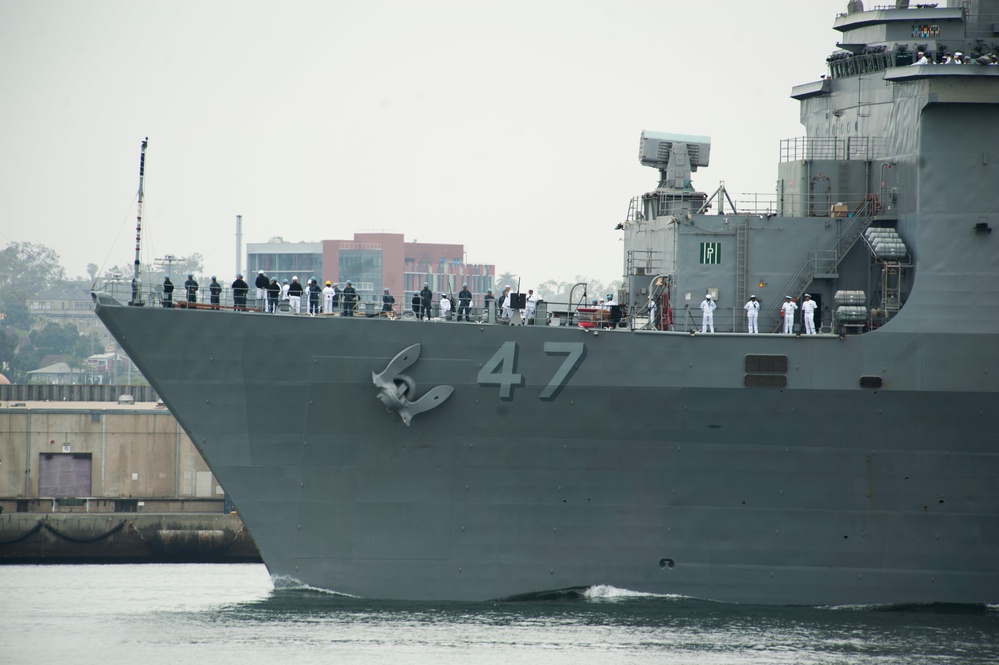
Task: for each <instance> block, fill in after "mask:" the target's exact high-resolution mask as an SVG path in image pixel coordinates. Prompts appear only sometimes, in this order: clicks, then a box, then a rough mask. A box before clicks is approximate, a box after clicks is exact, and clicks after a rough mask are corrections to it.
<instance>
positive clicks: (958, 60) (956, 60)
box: [909, 51, 999, 67]
mask: <svg viewBox="0 0 999 665" xmlns="http://www.w3.org/2000/svg"><path fill="white" fill-rule="evenodd" d="M972 62H974V63H975V64H979V65H999V57H996V54H995V53H990V54H988V55H980V56H978V57H977V58H975V59H974V60H972V59H971V57H970V56H967V55H964V54H963V53H961V52H960V51H957V52H955V53H954V55H951V54H950V53H944V54H943V56H941V58H940V61H939V62H934V61H933V60H931V59H930V57H929V56H927V55H926V53H924V52H923V51H920V52H919V54H918V55H917V56H916V61H915V62H914V63H912V64H911V65H909V66H910V67H915V66H916V65H970V64H971V63H972Z"/></svg>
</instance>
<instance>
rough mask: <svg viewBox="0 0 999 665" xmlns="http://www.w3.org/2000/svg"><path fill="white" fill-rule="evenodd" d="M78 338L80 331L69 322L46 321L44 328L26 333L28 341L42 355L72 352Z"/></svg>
mask: <svg viewBox="0 0 999 665" xmlns="http://www.w3.org/2000/svg"><path fill="white" fill-rule="evenodd" d="M79 340H80V332H79V331H78V330H77V329H76V327H75V326H74V325H73V324H71V323H67V324H65V325H59V324H58V323H47V324H45V327H44V328H41V329H36V330H32V331H31V332H30V333H28V341H30V342H31V345H32V346H33V347H35V348H36V349H38V350H39V351H40V352H41V353H42V355H68V354H72V353H73V350H74V348H75V347H76V344H77V342H78V341H79Z"/></svg>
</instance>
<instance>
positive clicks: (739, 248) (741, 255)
mask: <svg viewBox="0 0 999 665" xmlns="http://www.w3.org/2000/svg"><path fill="white" fill-rule="evenodd" d="M748 299H749V219H748V218H744V219H743V220H742V221H741V222H739V223H738V224H736V226H735V303H736V307H738V306H739V305H740V304H741V303H744V302H746V301H747V300H748ZM737 318H738V319H739V320H741V321H742V323H741V325H742V326H747V325H748V324H747V323H746V320H745V317H737ZM747 330H748V327H747Z"/></svg>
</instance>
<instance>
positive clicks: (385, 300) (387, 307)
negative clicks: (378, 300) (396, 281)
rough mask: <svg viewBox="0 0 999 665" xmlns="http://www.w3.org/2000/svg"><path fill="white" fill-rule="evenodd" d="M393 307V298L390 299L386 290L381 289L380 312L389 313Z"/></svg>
mask: <svg viewBox="0 0 999 665" xmlns="http://www.w3.org/2000/svg"><path fill="white" fill-rule="evenodd" d="M394 306H395V298H393V297H392V295H391V294H390V293H389V290H388V289H382V312H384V313H388V312H391V311H392V308H393V307H394Z"/></svg>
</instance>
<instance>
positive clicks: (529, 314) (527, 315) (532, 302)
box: [524, 289, 539, 322]
mask: <svg viewBox="0 0 999 665" xmlns="http://www.w3.org/2000/svg"><path fill="white" fill-rule="evenodd" d="M538 300H539V298H538V296H537V295H535V293H534V289H528V290H527V302H526V303H524V321H527V322H530V321H531V319H533V318H534V310H535V309H537V307H538Z"/></svg>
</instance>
